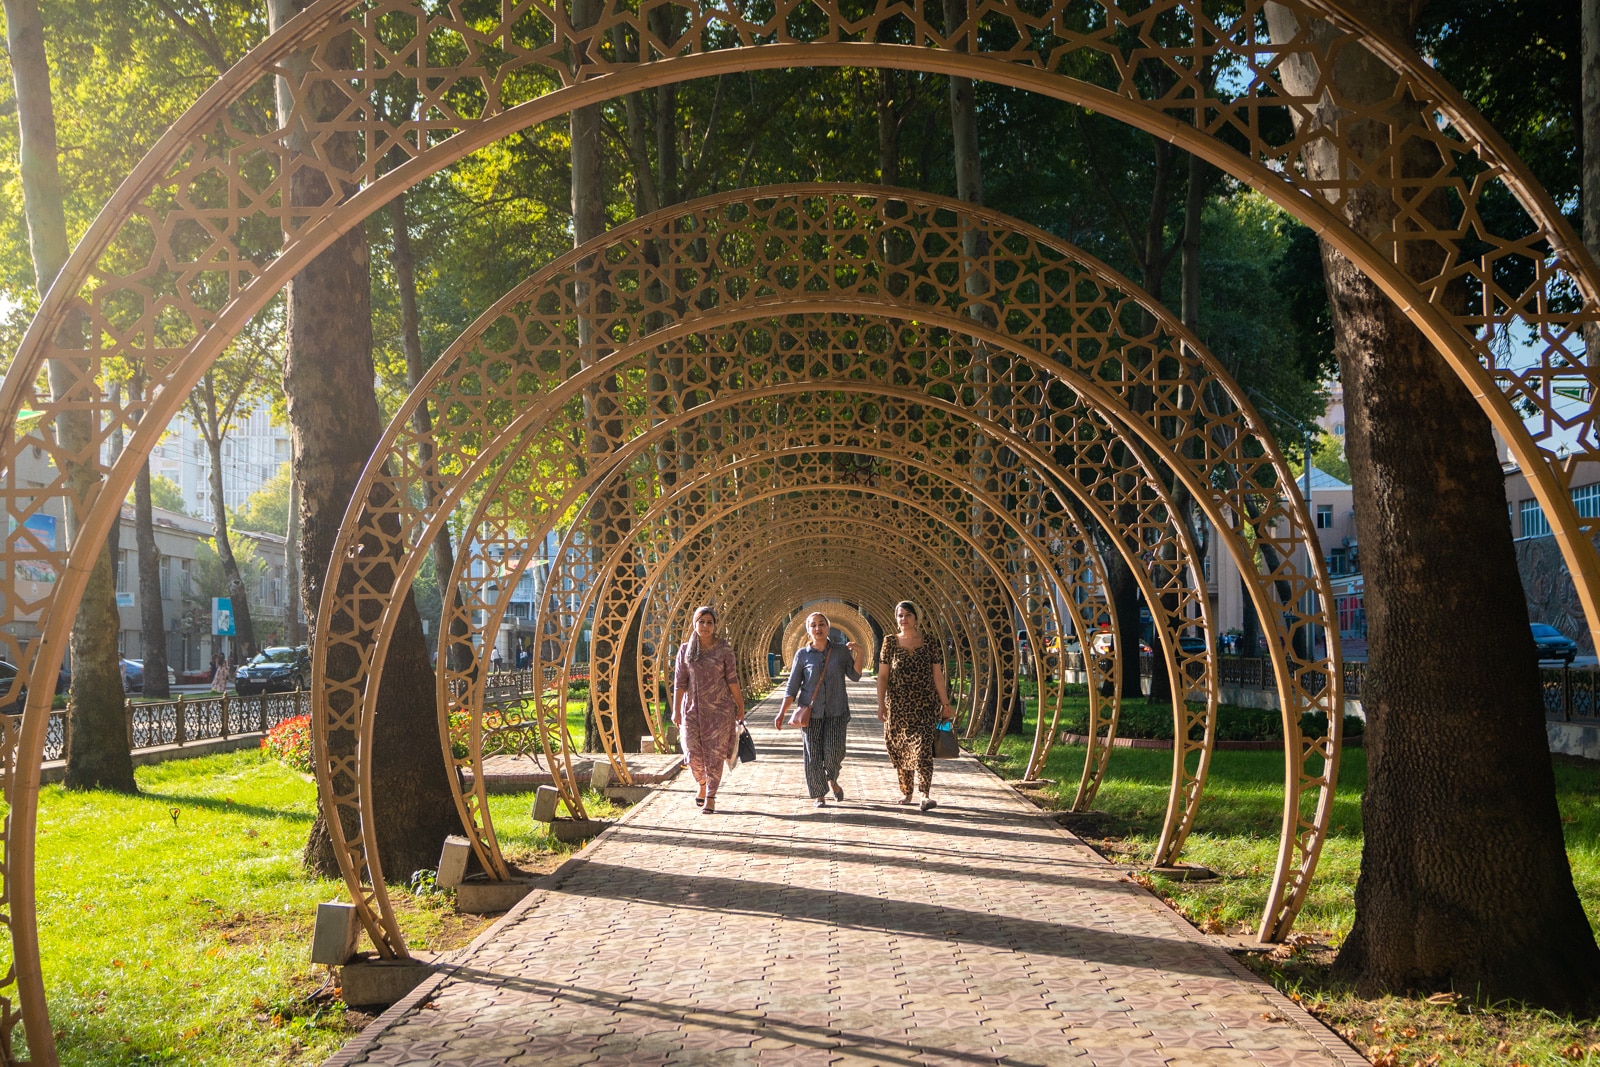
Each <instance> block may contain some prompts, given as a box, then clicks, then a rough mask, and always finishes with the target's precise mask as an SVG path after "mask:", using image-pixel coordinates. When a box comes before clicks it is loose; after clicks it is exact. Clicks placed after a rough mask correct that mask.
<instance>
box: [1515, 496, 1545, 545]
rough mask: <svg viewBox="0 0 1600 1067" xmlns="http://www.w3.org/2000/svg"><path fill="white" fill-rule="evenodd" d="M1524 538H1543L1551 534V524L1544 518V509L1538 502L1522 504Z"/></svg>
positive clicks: (1525, 501) (1526, 501)
mask: <svg viewBox="0 0 1600 1067" xmlns="http://www.w3.org/2000/svg"><path fill="white" fill-rule="evenodd" d="M1521 510H1522V536H1523V537H1543V536H1544V535H1545V534H1547V533H1549V532H1550V522H1549V520H1547V519H1546V518H1545V517H1544V508H1542V507H1540V506H1539V502H1538V501H1537V500H1524V501H1523V502H1522V509H1521Z"/></svg>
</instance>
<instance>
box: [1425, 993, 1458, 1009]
mask: <svg viewBox="0 0 1600 1067" xmlns="http://www.w3.org/2000/svg"><path fill="white" fill-rule="evenodd" d="M1460 999H1461V994H1460V993H1434V994H1433V995H1432V996H1430V997H1428V1003H1429V1004H1436V1005H1441V1006H1442V1005H1445V1004H1454V1003H1456V1002H1457V1001H1459V1000H1460Z"/></svg>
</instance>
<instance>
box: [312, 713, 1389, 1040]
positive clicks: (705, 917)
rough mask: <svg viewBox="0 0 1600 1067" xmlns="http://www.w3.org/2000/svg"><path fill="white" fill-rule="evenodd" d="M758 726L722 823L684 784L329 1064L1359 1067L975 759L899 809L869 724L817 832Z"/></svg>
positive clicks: (813, 812)
mask: <svg viewBox="0 0 1600 1067" xmlns="http://www.w3.org/2000/svg"><path fill="white" fill-rule="evenodd" d="M868 693H869V690H866V689H861V690H859V691H857V694H856V699H855V700H853V703H854V705H855V706H856V707H857V708H862V709H864V708H869V707H871V706H872V701H871V697H870V696H869V695H868ZM758 720H761V721H760V724H759V726H758V728H757V729H755V730H754V731H753V732H754V734H755V740H756V745H757V747H758V749H759V750H760V753H761V757H760V759H759V760H758V761H757V762H756V763H754V764H746V765H744V766H741V767H740V768H738V769H737V770H735V771H734V772H732V774H731V775H730V776H729V777H728V778H727V779H725V780H724V784H723V789H722V795H721V796H720V797H719V798H718V800H719V808H720V810H719V812H718V813H717V814H715V815H701V814H700V813H699V811H698V810H697V809H696V807H695V806H694V803H693V799H692V798H693V795H694V794H693V782H692V780H691V779H690V778H689V776H688V775H683V776H681V777H680V778H679V779H678V780H677V782H676V783H675V784H674V785H673V787H672V788H670V789H666V790H663V791H662V792H661V793H659V794H657V795H655V796H652V797H651V798H650V799H649V800H647V801H645V802H644V803H643V804H640V805H639V806H638V807H636V808H635V809H633V810H632V811H631V812H630V813H629V814H628V816H627V817H626V818H625V819H624V820H623V821H622V822H621V823H620V824H619V825H618V826H616V827H614V828H613V829H611V830H610V831H608V832H607V833H606V835H604V836H603V837H601V838H600V839H599V840H598V841H596V842H595V843H594V844H593V845H591V846H590V847H589V848H588V849H587V850H586V851H585V852H584V853H583V854H582V855H581V856H580V857H578V858H577V859H575V860H574V861H572V862H570V863H568V864H567V865H565V866H564V867H563V868H562V869H561V870H560V871H558V872H557V873H556V874H554V875H552V876H551V882H552V884H551V885H550V886H549V887H548V888H546V889H543V890H540V891H537V892H535V893H534V894H533V895H532V896H530V897H529V898H528V899H526V900H524V901H523V903H522V904H521V905H519V906H518V908H517V909H515V910H514V911H512V912H511V913H510V914H508V915H507V916H506V918H505V919H504V920H503V921H502V922H500V923H499V924H497V925H496V926H495V927H494V928H493V929H492V930H490V931H489V932H488V933H487V934H485V935H484V936H483V937H481V938H480V939H479V940H478V941H477V942H476V943H475V944H474V945H473V946H472V947H471V948H470V949H467V950H464V951H463V952H462V953H460V954H459V955H458V956H457V957H455V960H456V966H455V968H454V969H453V970H452V971H450V972H449V973H447V974H446V975H444V976H442V977H436V978H434V979H431V980H430V981H429V982H428V983H425V984H424V985H423V986H422V987H421V988H420V989H419V990H418V991H417V992H416V993H415V994H413V995H412V996H411V997H410V998H408V999H407V1000H406V1001H405V1002H402V1003H401V1004H398V1005H396V1006H395V1007H394V1008H393V1009H391V1010H390V1011H389V1012H387V1013H386V1014H385V1015H384V1016H383V1018H381V1019H380V1020H378V1021H377V1022H375V1023H374V1024H373V1025H372V1026H370V1027H369V1028H368V1029H367V1030H366V1031H365V1032H364V1033H363V1034H362V1035H360V1037H358V1038H356V1039H355V1040H354V1041H353V1042H352V1043H351V1044H350V1046H348V1047H347V1048H346V1049H345V1050H343V1051H342V1052H341V1053H340V1054H339V1055H338V1056H336V1057H335V1058H334V1060H333V1061H330V1062H331V1063H337V1064H356V1063H360V1064H387V1065H394V1067H399V1065H423V1064H428V1065H434V1064H438V1065H445V1064H449V1065H460V1067H489V1065H494V1064H505V1063H510V1064H519V1065H524V1064H525V1065H527V1067H565V1065H569V1064H571V1065H576V1064H588V1063H611V1064H658V1063H659V1064H666V1063H707V1064H763V1065H766V1064H790V1063H794V1064H819V1065H820V1064H830V1063H841V1064H846V1063H847V1064H892V1065H899V1064H956V1065H965V1067H970V1065H975V1064H994V1063H1000V1064H1019V1065H1020V1064H1055V1063H1071V1064H1076V1065H1089V1064H1096V1065H1101V1064H1105V1065H1109V1064H1117V1065H1124V1067H1144V1065H1150V1067H1155V1065H1161V1064H1171V1065H1174V1067H1213V1065H1217V1067H1220V1065H1231V1064H1269V1065H1281V1067H1289V1065H1291V1064H1293V1065H1313V1064H1315V1065H1325V1064H1340V1063H1344V1064H1358V1063H1362V1062H1363V1061H1362V1060H1361V1059H1360V1057H1358V1056H1357V1055H1356V1054H1355V1053H1354V1052H1352V1051H1350V1050H1349V1049H1348V1048H1346V1047H1345V1046H1343V1045H1342V1044H1341V1043H1340V1042H1339V1041H1338V1039H1337V1038H1335V1037H1334V1036H1333V1035H1332V1034H1331V1033H1329V1032H1328V1031H1326V1030H1324V1029H1322V1028H1321V1027H1320V1026H1319V1025H1318V1024H1317V1023H1316V1022H1315V1021H1314V1020H1312V1019H1311V1018H1310V1017H1309V1016H1308V1015H1306V1014H1305V1013H1303V1012H1302V1011H1300V1009H1299V1008H1297V1007H1295V1006H1294V1005H1293V1004H1291V1003H1290V1002H1289V1001H1288V1000H1286V999H1284V998H1283V997H1281V996H1279V995H1278V994H1276V993H1275V992H1273V991H1272V990H1271V989H1270V988H1269V987H1267V986H1266V985H1264V984H1262V983H1261V982H1259V981H1257V980H1256V979H1254V978H1253V977H1251V976H1250V975H1249V974H1248V972H1246V971H1244V970H1243V969H1242V968H1241V967H1240V966H1239V965H1238V964H1236V963H1235V962H1234V961H1233V960H1231V959H1230V958H1229V957H1228V956H1227V955H1226V953H1224V952H1223V951H1221V950H1220V949H1218V948H1216V947H1214V946H1212V945H1211V944H1209V943H1208V942H1207V940H1206V939H1205V938H1203V937H1200V936H1199V935H1197V934H1194V933H1193V932H1192V931H1190V930H1189V928H1188V927H1186V926H1185V925H1183V924H1182V923H1181V922H1180V921H1179V920H1177V919H1176V918H1175V917H1174V916H1173V915H1171V913H1169V912H1168V911H1167V910H1166V909H1165V908H1164V907H1162V906H1161V905H1160V904H1159V903H1158V902H1156V901H1155V900H1154V898H1152V897H1151V896H1149V895H1148V894H1147V893H1145V892H1144V891H1143V890H1142V889H1140V888H1138V887H1137V886H1135V885H1134V884H1132V883H1131V882H1130V881H1128V880H1127V878H1126V876H1125V874H1123V873H1122V872H1121V871H1119V870H1118V869H1117V868H1115V867H1113V866H1111V865H1109V864H1107V863H1106V862H1105V861H1103V860H1102V859H1100V858H1099V857H1098V856H1097V855H1096V854H1095V853H1093V852H1092V851H1090V850H1089V849H1088V848H1087V847H1085V846H1084V845H1082V844H1080V843H1079V842H1078V841H1077V840H1076V839H1075V838H1073V837H1072V836H1071V835H1070V834H1067V833H1065V832H1064V831H1062V830H1060V829H1058V828H1057V827H1056V826H1055V824H1054V823H1052V822H1050V821H1049V820H1047V819H1044V818H1041V817H1040V815H1039V814H1038V812H1037V811H1036V809H1034V808H1033V807H1032V806H1031V805H1030V804H1028V803H1027V802H1026V801H1024V800H1022V799H1021V798H1020V797H1018V796H1017V795H1016V794H1015V793H1013V792H1012V791H1011V790H1010V789H1009V788H1008V787H1006V786H1005V785H1003V784H1002V783H1001V782H1000V781H999V780H998V779H996V778H995V777H993V776H992V775H991V774H989V772H988V771H986V770H985V769H983V768H982V767H981V766H980V765H978V764H977V763H976V762H975V761H973V760H971V759H961V760H956V761H947V762H941V763H939V764H937V765H936V767H935V779H934V795H935V796H936V797H937V798H938V799H939V807H938V808H937V809H935V810H934V811H931V812H928V813H926V814H923V813H920V812H918V811H917V810H916V809H915V808H909V809H908V808H904V807H901V806H899V805H896V804H894V803H893V800H894V798H895V797H897V796H898V792H899V791H898V789H897V788H896V786H895V784H894V778H893V768H892V767H891V766H890V765H889V762H888V758H887V756H885V754H884V752H883V748H882V744H881V738H880V734H879V730H878V723H877V721H876V719H875V718H874V717H873V716H871V715H870V714H860V713H858V714H857V716H856V718H855V720H854V722H853V723H852V727H853V731H852V737H851V749H850V757H849V759H848V760H847V761H846V764H845V770H844V774H843V777H842V784H843V786H844V788H845V791H846V800H845V802H844V803H842V804H834V803H832V802H830V803H829V805H828V807H827V808H825V809H822V810H818V809H816V808H814V807H813V806H812V805H811V802H810V801H809V800H806V799H805V798H804V797H803V795H802V794H803V792H804V787H803V784H802V781H803V780H802V776H801V770H800V764H799V746H798V743H797V741H798V738H797V737H796V735H794V734H793V733H784V734H777V733H775V732H774V731H773V730H772V729H771V720H770V713H769V714H768V716H767V717H766V718H765V719H764V720H762V719H761V717H760V716H753V717H752V719H751V722H752V724H753V725H754V724H757V723H758Z"/></svg>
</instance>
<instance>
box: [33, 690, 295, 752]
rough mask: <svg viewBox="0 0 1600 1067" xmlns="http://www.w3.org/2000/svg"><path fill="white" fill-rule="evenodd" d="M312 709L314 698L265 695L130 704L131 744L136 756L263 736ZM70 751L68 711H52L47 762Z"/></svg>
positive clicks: (47, 732) (48, 733) (200, 697)
mask: <svg viewBox="0 0 1600 1067" xmlns="http://www.w3.org/2000/svg"><path fill="white" fill-rule="evenodd" d="M310 710H311V694H309V693H306V692H302V691H300V690H296V691H294V692H292V693H261V694H259V695H256V696H244V697H242V696H238V695H236V694H233V693H224V694H222V695H220V696H211V695H205V696H198V697H188V696H180V697H179V698H178V699H176V700H161V701H152V702H150V703H146V704H134V703H131V702H130V703H129V704H128V705H127V714H128V743H129V745H131V746H132V748H133V750H134V751H135V752H137V751H139V750H141V749H149V748H160V747H162V746H164V745H185V744H190V743H192V742H195V741H212V740H216V739H219V738H225V737H233V736H236V735H238V734H258V733H260V734H264V733H266V732H267V731H268V730H270V729H272V728H273V727H274V726H276V725H278V724H279V723H280V722H283V721H284V720H285V719H292V718H294V717H295V716H297V715H305V714H306V713H308V712H309V711H310ZM66 753H67V713H66V711H64V710H61V711H52V712H51V713H50V725H49V726H48V727H47V728H46V730H45V742H44V758H45V759H47V760H58V759H63V758H65V757H66Z"/></svg>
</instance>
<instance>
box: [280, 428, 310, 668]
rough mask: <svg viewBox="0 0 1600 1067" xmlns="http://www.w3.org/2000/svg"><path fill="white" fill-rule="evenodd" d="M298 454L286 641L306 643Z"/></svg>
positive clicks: (287, 542)
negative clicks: (301, 580) (301, 596)
mask: <svg viewBox="0 0 1600 1067" xmlns="http://www.w3.org/2000/svg"><path fill="white" fill-rule="evenodd" d="M294 470H295V464H294V453H293V447H292V445H291V451H290V455H289V517H288V519H287V520H286V521H285V523H284V531H283V540H284V544H283V587H284V590H285V592H286V593H287V597H286V598H285V599H286V603H285V605H284V609H283V619H284V641H285V642H286V643H287V644H289V645H303V644H305V643H306V624H305V609H304V607H303V604H302V601H301V599H300V570H301V567H300V479H298V478H296V477H295V476H294Z"/></svg>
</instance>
